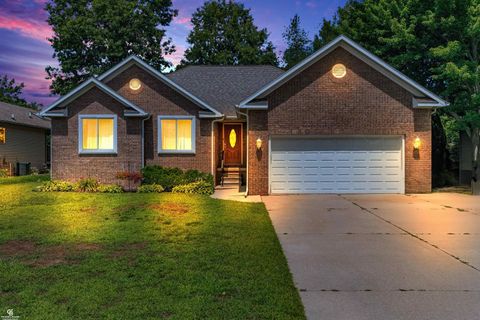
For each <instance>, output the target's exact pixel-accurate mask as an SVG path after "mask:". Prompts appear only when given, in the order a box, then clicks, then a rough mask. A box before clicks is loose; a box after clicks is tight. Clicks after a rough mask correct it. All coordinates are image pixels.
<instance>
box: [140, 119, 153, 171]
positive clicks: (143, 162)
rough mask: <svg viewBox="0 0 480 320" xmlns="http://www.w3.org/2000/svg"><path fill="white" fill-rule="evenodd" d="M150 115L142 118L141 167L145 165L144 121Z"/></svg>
mask: <svg viewBox="0 0 480 320" xmlns="http://www.w3.org/2000/svg"><path fill="white" fill-rule="evenodd" d="M151 117H152V115H151V114H149V115H148V117H146V118H143V119H142V169H143V168H144V166H145V121H147V120H148V119H150V118H151Z"/></svg>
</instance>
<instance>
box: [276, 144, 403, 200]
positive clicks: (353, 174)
mask: <svg viewBox="0 0 480 320" xmlns="http://www.w3.org/2000/svg"><path fill="white" fill-rule="evenodd" d="M402 145H403V141H402V138H401V137H376V138H372V137H355V138H352V137H349V138H314V139H313V138H279V137H277V138H272V140H271V146H270V148H271V152H270V192H271V193H403V192H404V170H403V161H402V149H403V147H402Z"/></svg>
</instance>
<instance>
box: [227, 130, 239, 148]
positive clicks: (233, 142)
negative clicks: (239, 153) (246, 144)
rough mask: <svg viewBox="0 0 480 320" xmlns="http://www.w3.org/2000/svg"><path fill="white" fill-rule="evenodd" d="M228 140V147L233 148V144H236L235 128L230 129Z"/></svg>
mask: <svg viewBox="0 0 480 320" xmlns="http://www.w3.org/2000/svg"><path fill="white" fill-rule="evenodd" d="M229 140H230V147H232V148H235V145H236V144H237V133H236V132H235V129H232V130H230V135H229Z"/></svg>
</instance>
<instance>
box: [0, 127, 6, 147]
mask: <svg viewBox="0 0 480 320" xmlns="http://www.w3.org/2000/svg"><path fill="white" fill-rule="evenodd" d="M6 142H7V130H6V129H5V128H0V143H6Z"/></svg>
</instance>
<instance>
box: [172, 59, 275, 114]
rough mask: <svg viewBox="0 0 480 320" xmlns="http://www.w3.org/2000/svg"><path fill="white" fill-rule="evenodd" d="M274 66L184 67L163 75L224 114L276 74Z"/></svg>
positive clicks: (232, 111) (272, 78)
mask: <svg viewBox="0 0 480 320" xmlns="http://www.w3.org/2000/svg"><path fill="white" fill-rule="evenodd" d="M283 72H284V71H283V70H282V69H279V68H277V67H274V66H268V65H260V66H187V67H185V68H182V69H180V70H178V71H175V72H172V73H169V74H167V75H166V76H167V77H168V78H170V79H171V80H173V81H174V82H176V83H178V84H179V85H180V86H182V87H183V88H185V89H186V90H187V91H189V92H191V93H192V94H193V95H195V96H197V97H198V98H200V99H201V100H203V101H204V102H206V103H207V104H209V105H210V106H212V107H213V108H215V109H217V110H218V111H219V112H221V113H223V114H225V115H226V116H235V115H236V112H235V105H237V104H239V103H240V102H241V101H242V100H244V99H245V98H247V97H248V96H250V95H252V94H253V93H255V92H256V91H258V90H259V89H260V88H262V87H263V86H265V85H266V84H268V83H270V82H271V81H273V80H274V79H276V78H277V77H279V76H280V75H281V74H282V73H283Z"/></svg>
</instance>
